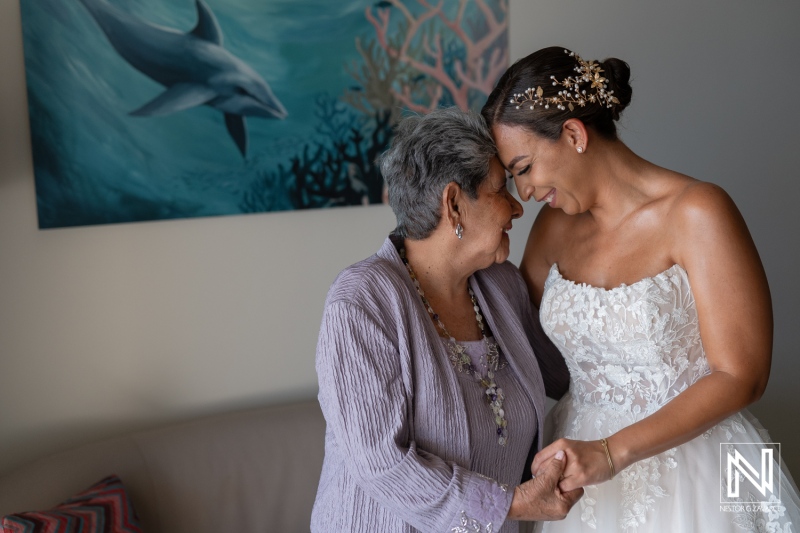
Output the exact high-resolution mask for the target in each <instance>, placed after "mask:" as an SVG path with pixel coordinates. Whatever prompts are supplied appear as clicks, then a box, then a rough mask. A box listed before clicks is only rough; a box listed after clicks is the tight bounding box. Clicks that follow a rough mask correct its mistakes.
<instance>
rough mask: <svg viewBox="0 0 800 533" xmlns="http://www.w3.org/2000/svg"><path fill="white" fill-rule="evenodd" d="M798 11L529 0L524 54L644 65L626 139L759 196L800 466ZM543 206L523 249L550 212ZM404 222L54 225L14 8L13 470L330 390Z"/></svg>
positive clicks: (3, 239) (9, 402) (9, 176)
mask: <svg viewBox="0 0 800 533" xmlns="http://www.w3.org/2000/svg"><path fill="white" fill-rule="evenodd" d="M798 6H800V4H797V3H796V2H789V1H785V2H778V1H774V0H773V1H762V2H760V3H758V5H756V3H754V2H743V1H727V0H709V1H706V2H703V3H697V2H689V1H686V0H679V1H676V0H671V1H670V2H637V1H633V0H630V1H612V0H594V1H583V2H578V1H572V0H547V1H543V2H531V1H527V0H525V1H523V0H512V1H511V10H512V13H513V18H512V23H511V48H512V57H514V58H517V57H521V56H522V55H525V54H526V53H528V52H530V51H533V50H535V49H538V48H541V47H543V46H548V45H551V44H560V45H564V46H569V47H571V48H573V49H575V50H576V51H578V52H579V53H580V54H581V55H583V56H584V57H585V58H603V57H606V56H609V55H615V56H618V57H620V58H622V59H625V60H627V61H628V62H629V63H630V64H631V67H632V70H633V77H634V79H633V84H634V102H633V105H632V106H631V108H630V109H629V110H628V111H626V115H627V116H626V119H625V122H624V129H623V131H622V137H623V139H624V140H625V141H626V142H627V143H628V144H629V145H630V146H631V147H632V148H633V149H634V150H635V151H637V152H638V153H640V154H641V155H643V156H644V157H646V158H648V159H651V160H652V161H654V162H656V163H658V164H661V165H663V166H666V167H669V168H672V169H675V170H679V171H682V172H685V173H687V174H690V175H693V176H696V177H698V178H701V179H705V180H708V181H713V182H715V183H718V184H720V185H722V186H723V187H725V188H726V189H727V190H728V191H729V192H730V194H731V195H732V196H733V198H734V200H735V201H736V202H737V204H738V205H739V207H740V209H741V210H742V212H743V214H744V216H745V219H746V220H747V222H748V224H749V226H750V228H751V231H752V233H753V237H754V239H755V241H756V244H757V245H758V248H759V251H760V253H761V256H762V259H763V261H764V264H765V266H766V269H767V274H768V276H769V280H770V285H771V287H772V291H773V299H774V307H775V312H776V326H775V341H776V342H775V350H774V364H773V377H772V379H771V382H770V387H769V389H768V391H767V394H766V395H765V397H764V398H763V399H762V400H761V402H760V403H759V404H758V405H756V406H755V407H754V408H753V411H754V412H755V413H756V414H757V415H758V416H759V417H760V418H761V419H762V421H764V423H765V425H766V426H767V427H768V428H769V429H770V431H771V433H772V436H773V440H775V441H780V442H782V443H783V446H784V459H785V460H786V461H787V462H788V463H789V464H790V465H792V466H793V467H794V470H795V472H800V420H798V417H796V415H795V411H796V410H797V408H798V406H800V401H798V400H800V393H798V392H797V387H796V382H797V381H798V378H800V362H798V357H797V355H798V348H797V347H798V346H800V328H798V323H799V322H800V320H798V319H799V318H800V316H799V315H800V313H798V307H797V302H800V290H799V289H800V282H798V279H797V276H798V270H799V269H798V263H799V262H800V261H799V258H800V238H799V237H798V235H799V234H800V221H799V220H800V217H798V215H797V213H796V211H795V209H796V207H797V199H798V198H800V194H798V193H799V192H800V187H798V180H800V175H798V170H797V169H798V168H800V158H799V157H798V149H797V146H798V141H800V138H799V136H798V131H797V122H798V121H797V119H798V112H797V104H795V103H794V100H796V99H797V97H798V96H797V91H798V89H797V87H798V86H800V85H799V84H798V81H800V74H798V73H799V72H800V70H799V69H797V68H796V66H795V65H796V60H797V58H798V57H800V40H799V39H798V38H797V37H796V35H797V31H796V29H795V28H794V27H793V25H794V24H795V23H796V21H797V20H800V8H799V7H798ZM526 207H527V208H528V211H529V212H528V213H527V214H526V217H525V219H524V221H526V222H524V223H518V224H517V225H516V229H515V230H514V231H513V232H512V245H513V250H512V260H515V261H516V260H518V259H519V257H520V255H521V249H522V246H523V245H524V242H525V238H526V233H527V227H528V226H529V225H530V221H531V220H532V217H533V215H534V214H535V211H536V207H535V206H526ZM393 221H394V218H393V216H392V214H391V212H390V211H389V209H388V208H385V207H369V208H346V209H336V210H320V211H307V212H295V213H279V214H264V215H249V216H239V217H219V218H209V219H192V220H179V221H167V222H152V223H140V224H125V225H111V226H97V227H85V228H72V229H59V230H47V231H39V230H38V229H37V222H36V198H35V191H34V182H33V173H32V166H31V156H30V144H29V131H28V121H27V110H26V100H25V81H24V75H23V62H22V45H21V31H20V20H19V5H18V2H17V1H16V0H9V1H4V2H0V472H2V471H7V470H9V469H11V468H13V467H15V466H17V465H19V464H21V463H23V462H25V461H28V460H30V459H33V458H35V457H38V456H40V455H42V454H45V453H48V452H51V451H54V450H57V449H61V448H64V447H66V446H70V445H75V444H79V443H83V442H87V441H91V440H95V439H98V438H102V437H106V436H111V435H115V434H119V433H121V432H123V431H126V430H129V429H136V428H143V427H152V426H155V425H159V424H163V423H166V422H170V421H174V420H179V419H185V418H188V417H191V416H195V415H198V414H201V413H209V412H215V411H224V410H228V409H233V408H238V407H244V406H250V405H257V404H263V403H266V402H272V401H281V400H284V399H291V398H296V397H300V396H311V395H313V394H315V391H316V376H315V374H314V366H313V354H314V346H315V342H316V334H317V328H318V325H319V319H320V316H321V307H322V303H323V301H324V297H325V292H326V290H327V287H328V285H329V283H330V282H331V281H332V279H333V277H334V276H335V275H336V273H337V272H338V271H339V270H340V269H341V268H343V267H344V266H346V265H348V264H350V263H352V262H354V261H356V260H358V259H361V258H362V257H365V256H367V255H369V254H371V253H372V252H373V251H375V249H377V247H378V246H379V245H380V244H381V242H382V240H383V238H384V236H385V235H386V233H387V232H388V231H389V230H390V229H391V228H392V227H393ZM720 311H721V312H723V311H724V310H720Z"/></svg>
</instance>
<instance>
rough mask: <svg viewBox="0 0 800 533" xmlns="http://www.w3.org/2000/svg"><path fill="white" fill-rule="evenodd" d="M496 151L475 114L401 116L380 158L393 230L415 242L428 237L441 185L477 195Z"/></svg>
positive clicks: (454, 110)
mask: <svg viewBox="0 0 800 533" xmlns="http://www.w3.org/2000/svg"><path fill="white" fill-rule="evenodd" d="M496 155H497V148H496V147H495V144H494V141H493V140H492V136H491V135H490V133H489V129H488V128H487V127H486V123H485V122H484V121H483V118H482V117H481V116H480V115H478V114H477V113H473V112H465V111H461V110H460V109H458V108H457V107H450V108H446V109H437V110H435V111H433V112H431V113H429V114H427V115H424V116H409V117H406V118H404V119H402V120H401V121H400V123H399V124H398V125H397V129H396V130H395V135H394V139H392V145H391V147H390V148H389V149H388V150H387V151H386V152H385V153H384V154H383V156H382V158H381V162H380V163H381V173H382V174H383V178H384V179H385V180H386V184H387V187H388V191H389V205H390V206H391V208H392V211H394V215H395V217H396V218H397V228H396V229H395V234H397V235H398V236H400V237H403V238H409V239H414V240H420V239H425V238H426V237H428V236H430V234H431V233H432V232H433V230H434V229H436V226H438V225H439V221H440V220H441V216H442V213H441V201H442V192H443V191H444V188H445V186H447V184H448V183H450V182H451V181H453V182H455V183H457V184H458V185H459V186H460V187H461V190H463V191H464V192H465V193H466V194H467V196H469V197H470V198H473V199H474V198H477V197H478V186H479V185H480V184H481V183H482V182H483V180H485V179H486V177H487V176H488V175H489V167H490V164H491V160H492V158H493V157H495V156H496Z"/></svg>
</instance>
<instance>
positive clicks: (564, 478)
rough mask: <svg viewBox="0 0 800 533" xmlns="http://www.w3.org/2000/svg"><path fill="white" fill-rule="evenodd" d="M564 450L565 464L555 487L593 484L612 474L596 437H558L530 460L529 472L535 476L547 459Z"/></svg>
mask: <svg viewBox="0 0 800 533" xmlns="http://www.w3.org/2000/svg"><path fill="white" fill-rule="evenodd" d="M559 451H561V452H564V456H565V460H566V464H565V466H564V471H563V473H562V474H561V479H560V480H559V483H558V488H559V489H561V490H562V491H564V492H570V491H573V490H575V489H578V488H581V487H585V486H587V485H597V484H598V483H603V482H604V481H608V480H609V479H611V477H612V472H611V468H610V465H609V456H607V455H606V450H605V448H604V447H603V445H602V444H601V443H600V441H596V440H593V441H582V440H570V439H559V440H557V441H555V442H554V443H552V444H550V445H549V446H546V447H544V448H542V450H541V451H540V452H539V453H537V454H536V457H534V458H533V463H532V464H531V473H532V474H533V475H534V476H538V475H539V473H540V472H542V471H544V469H545V468H546V465H547V463H548V461H549V460H550V459H552V458H553V457H554V456H555V455H556V454H557V453H558V452H559Z"/></svg>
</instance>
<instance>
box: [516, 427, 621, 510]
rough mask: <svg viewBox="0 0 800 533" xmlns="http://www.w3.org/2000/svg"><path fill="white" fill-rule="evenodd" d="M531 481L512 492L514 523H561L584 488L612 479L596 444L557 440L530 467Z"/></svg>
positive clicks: (604, 457) (601, 447)
mask: <svg viewBox="0 0 800 533" xmlns="http://www.w3.org/2000/svg"><path fill="white" fill-rule="evenodd" d="M531 473H532V474H533V475H534V478H533V479H531V480H530V481H526V482H525V483H523V484H522V485H519V486H518V487H517V488H516V489H515V492H514V499H513V500H512V502H511V509H509V513H508V517H509V518H511V519H513V520H535V521H540V520H562V519H564V518H565V517H566V516H567V513H568V512H569V510H570V509H571V508H572V506H573V505H575V503H576V502H577V501H578V500H579V499H580V498H581V496H583V487H585V486H586V485H595V484H598V483H602V482H603V481H608V480H609V479H611V471H610V468H609V464H608V460H607V457H606V452H605V450H604V448H603V446H602V445H601V444H600V442H599V441H588V442H587V441H575V440H569V439H559V440H557V441H555V442H554V443H552V444H550V445H549V446H547V447H545V448H543V449H542V450H541V451H540V452H539V453H537V454H536V457H534V459H533V463H532V464H531Z"/></svg>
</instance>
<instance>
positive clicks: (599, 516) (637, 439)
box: [482, 47, 800, 533]
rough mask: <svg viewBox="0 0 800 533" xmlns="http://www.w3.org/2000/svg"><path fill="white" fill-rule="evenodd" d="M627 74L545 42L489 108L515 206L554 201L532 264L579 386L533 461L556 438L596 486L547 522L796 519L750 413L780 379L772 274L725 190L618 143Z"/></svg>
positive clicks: (674, 524) (774, 523) (532, 246)
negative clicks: (775, 367) (775, 369)
mask: <svg viewBox="0 0 800 533" xmlns="http://www.w3.org/2000/svg"><path fill="white" fill-rule="evenodd" d="M629 78H630V70H629V67H628V65H627V64H626V63H625V62H623V61H620V60H618V59H613V58H612V59H607V60H605V61H604V62H601V63H597V62H594V61H584V60H583V59H581V58H580V57H579V56H578V55H576V54H575V53H573V52H570V51H568V50H564V49H563V48H556V47H553V48H545V49H543V50H539V51H538V52H535V53H533V54H531V55H529V56H527V57H525V58H524V59H522V60H520V61H518V62H517V63H516V64H514V65H513V66H511V67H510V68H509V69H508V71H506V73H505V74H504V75H503V76H502V78H501V79H500V81H499V82H498V84H497V86H496V87H495V89H494V91H493V92H492V94H491V95H490V96H489V99H488V101H487V103H486V105H485V106H484V108H483V112H482V113H483V116H484V118H485V119H486V121H487V123H488V125H489V126H490V127H491V128H492V133H493V135H494V137H495V140H496V142H497V145H498V150H499V155H500V159H501V160H502V162H503V165H504V166H505V167H506V169H507V170H508V171H509V172H510V173H511V174H512V175H513V177H514V180H515V182H516V184H517V189H518V191H519V194H520V197H521V198H522V200H525V201H527V200H528V199H529V198H534V199H535V200H536V201H538V202H546V203H547V204H549V205H547V206H544V207H543V208H542V210H541V212H540V213H539V215H538V217H537V219H536V222H535V223H534V226H533V229H532V230H531V234H530V237H529V240H528V245H527V248H526V250H525V255H524V257H523V259H522V264H521V269H522V271H523V276H524V277H525V278H526V281H527V282H528V286H529V290H530V292H531V296H532V299H533V301H534V303H535V304H536V305H538V306H539V309H540V320H541V323H542V327H543V329H544V331H545V332H546V333H547V335H548V336H549V337H550V339H551V340H552V341H553V343H555V345H556V346H558V348H559V349H560V350H561V352H562V354H563V355H564V357H565V359H566V361H567V364H568V366H569V369H570V375H571V383H570V390H569V392H568V393H567V395H566V396H565V397H564V398H562V399H561V401H560V402H559V403H558V404H557V405H556V407H555V408H554V409H553V411H552V412H551V414H550V415H549V424H550V427H551V431H552V432H553V435H552V438H553V439H557V440H555V442H553V443H552V444H550V445H549V446H547V447H546V448H544V449H543V450H542V451H541V452H539V454H538V455H537V456H536V458H535V460H534V462H533V465H532V470H533V472H534V474H536V473H537V471H538V470H539V468H540V467H541V466H542V465H544V464H545V463H546V462H547V460H548V459H549V458H550V457H552V456H553V455H554V454H555V453H556V452H557V451H559V450H563V451H564V452H565V453H566V456H567V466H566V469H565V471H564V474H563V479H562V481H561V484H560V488H561V489H562V490H572V489H575V488H577V487H586V488H585V495H584V497H583V499H582V500H581V501H580V503H579V504H578V505H576V506H575V507H573V509H572V511H571V512H570V514H569V515H568V516H567V518H566V520H564V521H563V522H553V523H547V524H539V525H538V527H539V528H541V529H542V530H543V531H569V532H572V531H589V530H597V531H632V532H633V531H635V532H645V531H669V532H691V531H713V532H715V533H719V532H726V531H731V532H734V531H736V532H741V531H769V532H778V531H780V532H787V531H797V528H800V511H799V510H798V505H799V504H800V500H798V495H797V489H796V487H795V486H794V485H793V482H792V480H791V477H790V476H789V474H788V471H786V470H785V469H783V470H782V469H781V468H780V466H779V456H780V455H779V452H778V450H773V449H772V447H771V445H770V444H769V436H768V435H767V433H766V431H765V430H764V429H763V428H762V427H761V426H760V425H759V423H758V422H757V421H756V420H755V419H754V418H753V417H752V416H751V415H750V414H749V413H748V412H747V411H746V410H745V409H744V408H745V407H746V406H747V405H749V404H751V403H753V402H755V401H756V400H758V399H759V397H760V396H761V395H762V393H763V392H764V389H765V387H766V385H767V380H768V377H769V370H770V360H771V352H772V327H773V326H772V305H771V300H770V293H769V287H768V285H767V279H766V275H765V273H764V269H763V267H762V265H761V261H760V259H759V257H758V253H757V251H756V248H755V245H754V244H753V241H752V239H751V237H750V234H749V232H748V230H747V227H746V225H745V223H744V220H743V219H742V217H741V215H740V214H739V211H738V210H737V209H736V206H735V205H734V203H733V201H732V200H731V199H730V197H729V196H728V195H727V194H726V193H725V192H724V191H723V190H722V189H720V188H719V187H717V186H716V185H713V184H710V183H704V182H701V181H698V180H695V179H693V178H690V177H688V176H684V175H681V174H679V173H677V172H673V171H670V170H667V169H664V168H660V167H658V166H656V165H654V164H652V163H650V162H648V161H645V160H644V159H642V158H640V157H639V156H637V155H636V154H634V153H633V152H632V151H631V150H630V149H629V148H628V147H627V146H625V145H624V144H623V143H622V142H621V141H620V140H619V139H618V138H617V135H616V129H615V125H614V122H615V121H616V120H617V119H618V118H619V116H620V113H621V112H622V110H623V109H624V108H625V107H626V106H627V105H628V104H629V103H630V100H631V87H630V85H629ZM762 450H764V451H763V452H762ZM770 454H772V455H770ZM762 456H763V457H764V458H765V459H764V461H765V462H764V463H762ZM770 457H771V461H770ZM748 466H750V467H752V468H750V469H748V468H747V467H748ZM759 469H760V470H759ZM770 472H774V479H773V478H772V476H770V475H769V473H770ZM767 481H770V482H771V484H768V483H767ZM793 525H794V528H795V529H792V526H793Z"/></svg>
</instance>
